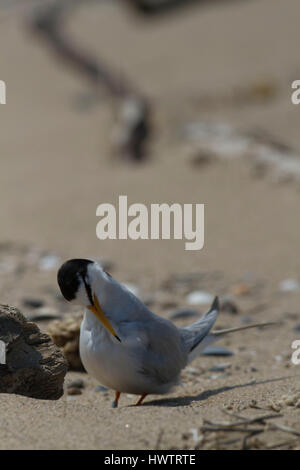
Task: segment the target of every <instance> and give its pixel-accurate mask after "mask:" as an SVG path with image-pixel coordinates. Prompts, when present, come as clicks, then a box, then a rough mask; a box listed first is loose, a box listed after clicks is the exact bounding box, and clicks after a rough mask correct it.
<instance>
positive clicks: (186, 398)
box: [141, 375, 296, 407]
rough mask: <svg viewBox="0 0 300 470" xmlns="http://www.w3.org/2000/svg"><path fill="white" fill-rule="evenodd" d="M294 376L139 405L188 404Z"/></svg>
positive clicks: (172, 405)
mask: <svg viewBox="0 0 300 470" xmlns="http://www.w3.org/2000/svg"><path fill="white" fill-rule="evenodd" d="M294 377H296V375H289V376H285V377H278V378H275V379H266V380H261V381H260V382H257V381H251V382H247V383H244V384H239V385H231V386H225V387H220V388H216V389H214V390H205V391H204V392H201V393H199V394H198V395H193V396H192V395H188V396H184V397H170V398H160V399H158V400H151V401H147V402H145V403H143V404H142V405H141V406H144V407H146V406H169V407H176V406H187V405H190V404H191V403H192V402H195V401H204V400H207V399H208V398H210V397H212V396H214V395H218V394H219V393H223V392H228V391H229V390H234V389H236V388H244V387H252V386H254V385H262V384H266V383H270V382H278V381H280V380H286V379H289V378H294Z"/></svg>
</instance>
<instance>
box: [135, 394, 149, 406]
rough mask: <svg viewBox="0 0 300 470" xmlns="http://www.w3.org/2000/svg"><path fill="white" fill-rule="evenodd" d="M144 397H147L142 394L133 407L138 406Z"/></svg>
mask: <svg viewBox="0 0 300 470" xmlns="http://www.w3.org/2000/svg"><path fill="white" fill-rule="evenodd" d="M146 396H147V393H143V395H141V396H140V398H139V400H138V401H137V402H136V404H135V406H140V405H141V404H142V401H143V400H144V398H145V397H146Z"/></svg>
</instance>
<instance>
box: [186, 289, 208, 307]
mask: <svg viewBox="0 0 300 470" xmlns="http://www.w3.org/2000/svg"><path fill="white" fill-rule="evenodd" d="M213 300H214V296H213V295H211V294H209V293H208V292H205V291H194V292H190V293H189V294H188V295H187V296H186V301H187V303H188V304H190V305H208V304H211V303H212V301H213Z"/></svg>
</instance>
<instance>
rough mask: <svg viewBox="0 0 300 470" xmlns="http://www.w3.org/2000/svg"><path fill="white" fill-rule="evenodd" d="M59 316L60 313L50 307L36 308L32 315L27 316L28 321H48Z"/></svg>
mask: <svg viewBox="0 0 300 470" xmlns="http://www.w3.org/2000/svg"><path fill="white" fill-rule="evenodd" d="M59 318H61V315H60V313H59V312H57V310H55V309H53V308H50V307H42V308H39V309H37V310H36V311H35V312H34V313H33V314H32V315H29V316H28V319H29V320H30V321H35V322H37V321H49V320H56V319H59Z"/></svg>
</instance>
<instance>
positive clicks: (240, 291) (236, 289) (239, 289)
mask: <svg viewBox="0 0 300 470" xmlns="http://www.w3.org/2000/svg"><path fill="white" fill-rule="evenodd" d="M231 292H232V294H233V295H237V296H242V295H248V294H250V287H249V286H248V285H247V284H244V283H243V282H241V283H240V284H236V285H235V286H233V287H232V288H231Z"/></svg>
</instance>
